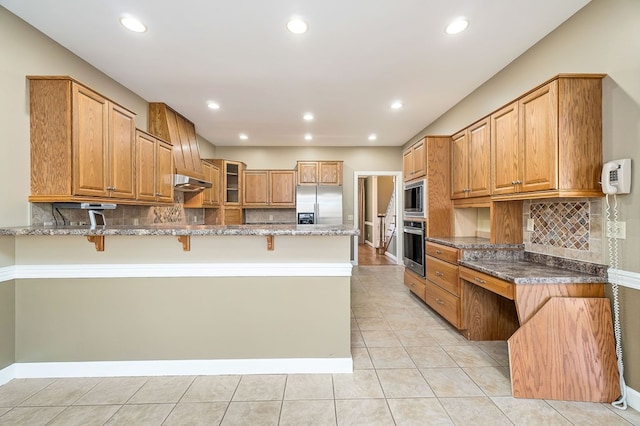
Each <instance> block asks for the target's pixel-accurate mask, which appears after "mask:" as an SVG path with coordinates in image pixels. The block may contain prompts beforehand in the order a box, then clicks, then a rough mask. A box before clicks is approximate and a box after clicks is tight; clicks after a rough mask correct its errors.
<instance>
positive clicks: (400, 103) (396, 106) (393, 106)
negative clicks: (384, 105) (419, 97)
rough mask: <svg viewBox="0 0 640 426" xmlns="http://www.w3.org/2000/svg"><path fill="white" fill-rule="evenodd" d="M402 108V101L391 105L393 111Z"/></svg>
mask: <svg viewBox="0 0 640 426" xmlns="http://www.w3.org/2000/svg"><path fill="white" fill-rule="evenodd" d="M400 108H402V101H393V102H392V103H391V109H400Z"/></svg>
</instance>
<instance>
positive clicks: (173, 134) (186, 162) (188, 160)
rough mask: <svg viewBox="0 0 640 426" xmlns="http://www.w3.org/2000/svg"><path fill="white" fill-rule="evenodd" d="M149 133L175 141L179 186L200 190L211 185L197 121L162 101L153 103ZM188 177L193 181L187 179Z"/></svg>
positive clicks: (151, 105) (177, 186)
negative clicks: (198, 136) (201, 156)
mask: <svg viewBox="0 0 640 426" xmlns="http://www.w3.org/2000/svg"><path fill="white" fill-rule="evenodd" d="M149 133H151V134H153V135H155V136H157V137H159V138H161V139H164V140H166V141H167V142H171V144H172V145H173V158H174V163H175V177H176V179H174V181H175V182H176V189H180V190H183V191H199V190H202V189H204V188H207V187H208V188H210V187H211V182H207V181H206V177H205V175H204V172H203V170H202V162H201V161H200V150H199V147H198V138H197V136H196V127H195V125H194V124H193V123H192V122H191V121H189V120H187V119H186V118H185V117H184V116H182V115H180V114H179V113H178V112H176V111H175V110H174V109H172V108H171V107H169V106H168V105H167V104H165V103H162V102H151V103H149ZM186 178H192V179H188V181H189V182H190V183H182V184H180V183H179V182H186Z"/></svg>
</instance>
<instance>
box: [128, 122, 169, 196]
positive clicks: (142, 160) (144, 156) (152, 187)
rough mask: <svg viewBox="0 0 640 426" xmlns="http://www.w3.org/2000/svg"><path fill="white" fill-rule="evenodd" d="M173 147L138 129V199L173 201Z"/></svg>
mask: <svg viewBox="0 0 640 426" xmlns="http://www.w3.org/2000/svg"><path fill="white" fill-rule="evenodd" d="M172 150H173V147H172V146H171V144H170V143H168V142H166V141H163V140H162V139H159V138H156V137H155V136H152V135H150V134H149V133H146V132H143V131H142V130H136V175H137V179H136V180H137V188H136V199H137V200H140V201H154V202H158V203H173V153H172Z"/></svg>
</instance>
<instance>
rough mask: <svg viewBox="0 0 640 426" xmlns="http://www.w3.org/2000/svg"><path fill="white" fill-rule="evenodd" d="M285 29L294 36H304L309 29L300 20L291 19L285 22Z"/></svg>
mask: <svg viewBox="0 0 640 426" xmlns="http://www.w3.org/2000/svg"><path fill="white" fill-rule="evenodd" d="M287 29H288V30H289V31H291V32H292V33H294V34H304V33H306V32H307V29H309V26H308V25H307V23H306V22H305V21H304V20H303V19H302V18H297V17H296V18H291V19H289V22H287Z"/></svg>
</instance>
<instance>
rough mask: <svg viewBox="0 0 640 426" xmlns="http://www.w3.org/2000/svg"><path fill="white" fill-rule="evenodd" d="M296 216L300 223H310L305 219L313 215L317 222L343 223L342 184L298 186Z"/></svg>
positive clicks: (322, 223)
mask: <svg viewBox="0 0 640 426" xmlns="http://www.w3.org/2000/svg"><path fill="white" fill-rule="evenodd" d="M309 213H313V216H310V215H309ZM296 217H297V218H298V223H308V222H307V220H305V219H308V218H310V217H312V218H313V223H315V224H319V225H341V224H342V186H313V185H308V186H305V185H300V186H297V187H296Z"/></svg>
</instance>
